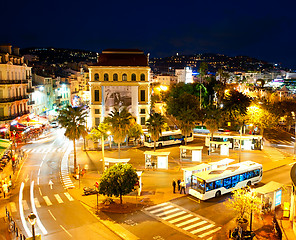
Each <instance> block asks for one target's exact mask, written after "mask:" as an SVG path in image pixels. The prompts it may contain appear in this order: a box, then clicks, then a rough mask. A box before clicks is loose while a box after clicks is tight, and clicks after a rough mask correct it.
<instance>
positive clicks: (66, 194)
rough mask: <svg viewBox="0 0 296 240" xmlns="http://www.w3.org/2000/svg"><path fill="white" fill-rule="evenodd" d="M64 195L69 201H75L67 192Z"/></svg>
mask: <svg viewBox="0 0 296 240" xmlns="http://www.w3.org/2000/svg"><path fill="white" fill-rule="evenodd" d="M64 194H65V196H66V197H67V198H68V199H69V201H74V199H73V198H72V196H71V195H70V194H69V193H67V192H65V193H64Z"/></svg>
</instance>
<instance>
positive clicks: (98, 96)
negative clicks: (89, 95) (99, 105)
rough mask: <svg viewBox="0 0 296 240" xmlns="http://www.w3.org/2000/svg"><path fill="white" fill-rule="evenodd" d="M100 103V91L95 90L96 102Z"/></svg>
mask: <svg viewBox="0 0 296 240" xmlns="http://www.w3.org/2000/svg"><path fill="white" fill-rule="evenodd" d="M99 101H100V90H95V102H99Z"/></svg>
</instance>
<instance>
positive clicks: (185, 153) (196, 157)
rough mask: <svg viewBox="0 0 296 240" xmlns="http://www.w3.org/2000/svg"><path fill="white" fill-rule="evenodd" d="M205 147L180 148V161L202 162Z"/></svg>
mask: <svg viewBox="0 0 296 240" xmlns="http://www.w3.org/2000/svg"><path fill="white" fill-rule="evenodd" d="M202 149H203V146H180V161H184V160H188V161H192V162H201V161H202Z"/></svg>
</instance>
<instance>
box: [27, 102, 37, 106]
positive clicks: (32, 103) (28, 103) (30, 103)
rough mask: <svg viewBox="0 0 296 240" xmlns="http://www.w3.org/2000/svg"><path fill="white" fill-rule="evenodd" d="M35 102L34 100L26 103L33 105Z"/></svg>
mask: <svg viewBox="0 0 296 240" xmlns="http://www.w3.org/2000/svg"><path fill="white" fill-rule="evenodd" d="M34 104H35V101H28V102H27V105H34Z"/></svg>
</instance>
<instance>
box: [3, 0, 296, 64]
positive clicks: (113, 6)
mask: <svg viewBox="0 0 296 240" xmlns="http://www.w3.org/2000/svg"><path fill="white" fill-rule="evenodd" d="M83 3H84V4H83V5H81V2H75V1H71V2H70V1H63V2H57V1H53V2H51V4H50V5H48V4H47V3H40V2H37V1H32V2H29V3H23V2H17V4H16V6H15V8H14V9H13V13H14V14H13V15H11V11H4V12H3V19H7V26H8V27H6V28H5V29H3V30H2V31H1V35H0V39H1V42H2V43H11V44H12V45H14V46H19V47H21V48H26V47H56V48H73V49H83V50H90V51H96V52H101V51H102V50H103V49H106V48H138V49H141V50H143V51H145V53H150V55H151V57H167V56H171V55H175V54H176V53H179V54H180V55H188V54H196V53H220V54H225V55H229V56H237V55H246V56H250V57H254V58H257V59H262V60H265V61H268V62H274V63H281V64H282V65H283V66H285V67H289V68H293V69H296V63H295V62H294V55H295V53H296V51H295V47H294V43H293V38H294V37H295V33H294V31H292V30H293V29H294V28H295V25H296V23H295V21H294V20H293V17H292V16H293V12H292V11H293V10H292V9H293V6H292V5H295V3H292V4H289V5H285V3H284V2H281V3H278V2H275V1H268V2H267V1H265V0H264V1H260V2H259V3H258V2H255V1H249V2H248V3H247V4H243V3H237V2H235V1H228V2H216V1H214V2H213V1H212V2H202V3H201V2H195V1H188V2H186V3H185V4H183V3H180V2H179V1H170V2H169V3H168V2H165V1H164V2H161V3H159V2H157V1H150V2H149V3H147V4H139V3H138V2H136V1H129V2H119V1H113V2H112V3H108V2H95V1H89V0H87V1H85V2H83ZM46 4H47V5H46ZM3 7H4V9H10V8H11V6H9V4H8V3H3Z"/></svg>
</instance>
